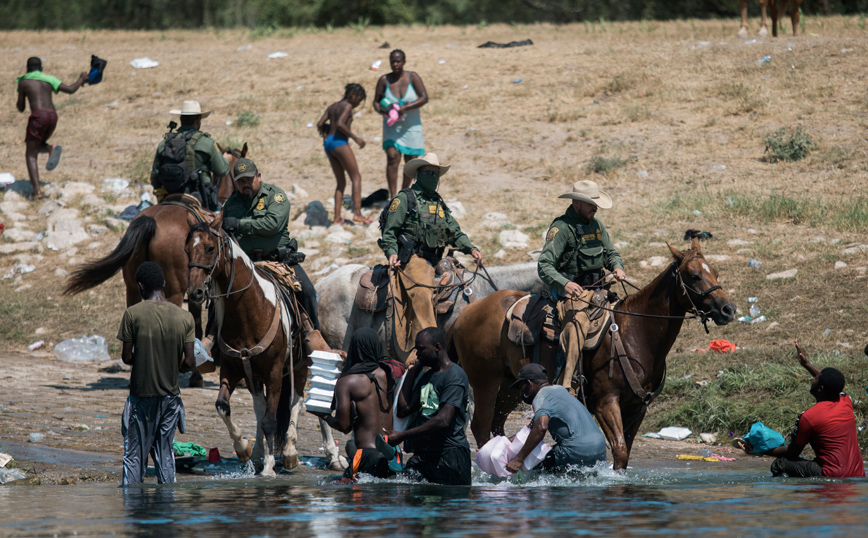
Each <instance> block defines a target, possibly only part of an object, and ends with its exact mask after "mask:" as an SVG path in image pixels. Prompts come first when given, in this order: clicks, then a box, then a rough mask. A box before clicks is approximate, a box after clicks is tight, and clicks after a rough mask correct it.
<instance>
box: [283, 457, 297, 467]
mask: <svg viewBox="0 0 868 538" xmlns="http://www.w3.org/2000/svg"><path fill="white" fill-rule="evenodd" d="M296 467H298V454H296V455H294V456H284V457H283V468H284V469H295V468H296Z"/></svg>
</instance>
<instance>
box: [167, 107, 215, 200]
mask: <svg viewBox="0 0 868 538" xmlns="http://www.w3.org/2000/svg"><path fill="white" fill-rule="evenodd" d="M169 113H170V114H177V115H179V116H180V117H181V127H179V128H178V130H177V131H174V132H173V131H171V130H170V131H169V132H168V133H166V135H165V136H164V137H163V140H162V141H161V142H160V145H159V146H158V147H157V154H156V156H155V157H154V164H153V166H152V167H151V185H153V186H154V194H155V195H156V196H157V199H158V200H160V201H162V200H163V198H164V197H165V196H166V195H167V194H176V193H179V192H183V193H187V194H190V195H192V196H193V197H195V198H196V199H198V200H199V202H200V203H201V204H202V207H204V208H205V209H208V210H211V211H219V210H220V204H219V201H218V200H217V186H218V185H219V184H220V181H221V180H222V179H223V177H224V176H225V175H226V174H228V173H229V162H228V161H227V160H226V158H225V157H224V156H223V154H222V153H221V151H220V148H219V147H218V146H217V142H215V141H214V139H213V138H211V135H209V134H208V133H203V132H202V131H200V129H201V128H202V120H203V119H204V118H207V117H208V116H210V115H211V112H210V111H202V107H201V106H200V105H199V102H198V101H184V103H183V104H182V105H181V108H180V109H179V110H170V111H169ZM169 126H170V127H172V128H174V122H173V123H171V124H169ZM170 140H173V141H185V142H186V144H185V147H186V151H185V159H184V162H183V163H180V164H179V163H175V162H169V161H167V160H166V158H165V157H166V155H165V153H164V149H165V147H166V142H168V141H170ZM170 147H171V146H170ZM212 175H213V177H212Z"/></svg>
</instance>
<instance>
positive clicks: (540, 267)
mask: <svg viewBox="0 0 868 538" xmlns="http://www.w3.org/2000/svg"><path fill="white" fill-rule="evenodd" d="M558 198H568V199H570V200H572V203H571V204H570V206H569V207H568V208H567V210H566V212H565V213H564V214H563V215H561V216H560V217H558V218H556V219H555V220H554V221H553V222H552V224H551V226H550V227H549V230H548V232H547V233H546V243H545V246H544V247H543V250H542V254H540V257H539V260H538V261H537V271H538V272H539V276H540V279H542V281H543V282H545V283H546V284H548V285H549V286H551V288H552V292H553V296H554V297H555V298H556V299H558V312H559V314H560V319H561V324H562V326H563V328H564V330H563V331H562V332H561V345H562V346H563V347H564V351H565V352H566V354H567V371H566V373H565V375H564V376H563V381H562V382H561V384H562V385H563V386H564V387H566V388H568V389H569V388H571V384H572V371H571V370H572V369H573V368H574V367H575V365H576V363H577V361H578V360H579V358H580V357H581V349H582V344H583V343H584V335H585V334H587V327H584V325H583V323H582V322H585V321H587V319H588V318H587V316H586V315H582V316H578V314H580V313H582V312H583V311H584V310H585V308H586V307H587V305H588V303H587V302H586V301H590V300H591V297H592V296H593V290H590V289H588V290H586V289H585V288H589V287H598V286H595V284H597V283H598V282H599V281H601V280H602V278H603V276H604V275H603V270H604V269H608V270H609V271H612V274H613V275H614V277H615V278H616V279H617V280H624V279H626V278H627V275H625V274H624V264H623V262H622V261H621V255H620V254H618V251H617V250H615V246H614V245H613V244H612V239H611V238H610V237H609V232H607V231H606V227H605V226H603V223H602V222H600V221H599V220H598V219H596V218H595V217H594V216H595V215H596V213H597V208H602V209H609V208H610V207H612V199H611V198H610V197H609V195H608V194H606V193H605V192H602V191H600V188H599V186H598V185H597V184H596V183H594V182H593V181H588V180H585V181H577V182H575V183H574V184H573V189H572V191H571V192H568V193H566V194H562V195H560V196H558ZM583 299H584V301H583ZM574 318H575V319H576V320H577V321H579V323H580V324H582V325H583V327H584V330H582V331H570V334H568V331H567V322H568V321H570V320H571V319H574ZM571 327H573V326H572V325H571ZM573 329H575V327H573ZM575 332H577V333H578V334H572V333H575ZM572 338H577V341H576V342H575V347H573V346H572V345H570V346H568V345H566V342H567V341H569V342H570V344H572ZM571 348H572V349H573V353H572V356H571V354H570V351H571ZM576 350H577V351H578V356H576V353H575V351H576Z"/></svg>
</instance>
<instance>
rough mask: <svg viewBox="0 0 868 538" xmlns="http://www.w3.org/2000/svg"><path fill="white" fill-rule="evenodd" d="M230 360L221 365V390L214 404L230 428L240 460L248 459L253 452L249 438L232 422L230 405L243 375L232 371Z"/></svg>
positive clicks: (233, 443) (230, 434) (228, 428)
mask: <svg viewBox="0 0 868 538" xmlns="http://www.w3.org/2000/svg"><path fill="white" fill-rule="evenodd" d="M228 362H229V361H224V362H223V365H222V366H220V392H219V393H218V394H217V402H216V403H215V404H214V405H215V406H216V407H217V414H218V415H220V418H222V419H223V423H224V424H226V429H227V430H229V437H230V438H231V439H232V446H233V448H235V454H237V455H238V459H239V460H241V461H247V460H249V459H250V456H251V454H252V453H253V452H252V450H251V446H250V443H248V442H247V439H244V438H243V437H241V430H240V429H239V428H238V426H236V425H235V423H234V422H232V418H231V414H232V410H231V408H230V407H229V398H230V397H231V396H232V392H233V391H235V386H236V385H237V384H238V381H239V380H240V379H241V376H240V375H238V374H237V373H236V372H233V371H232V367H231V366H229V365H228V364H227V363H228Z"/></svg>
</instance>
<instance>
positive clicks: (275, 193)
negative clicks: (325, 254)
mask: <svg viewBox="0 0 868 538" xmlns="http://www.w3.org/2000/svg"><path fill="white" fill-rule="evenodd" d="M233 176H234V178H235V192H233V193H232V195H231V196H230V197H229V198H228V199H227V200H226V203H225V204H224V205H223V224H222V227H223V230H224V231H226V232H230V233H232V234H233V235H234V237H235V239H236V240H237V241H238V244H239V245H240V246H241V249H242V250H243V251H244V252H245V254H247V255H248V256H250V258H251V259H252V260H253V261H264V260H273V261H281V262H284V261H286V260H287V257H288V256H291V255H292V254H293V253H294V252H295V250H296V247H295V242H294V241H292V239H291V238H290V236H289V229H288V226H289V209H290V203H289V200H287V199H286V193H285V192H284V191H283V189H281V188H280V187H277V186H275V185H271V184H269V183H265V182H264V181H262V173H261V172H260V171H259V170H258V169H257V167H256V164H255V163H254V162H253V161H251V160H250V159H244V158H242V159H238V161H237V162H236V163H235V168H234V170H233ZM293 269H294V270H295V276H296V277H298V280H299V281H300V282H301V293H300V295H299V297H298V301H299V304H301V306H302V308H304V311H305V312H306V313H307V315H308V317H309V318H310V322H311V325H312V326H313V328H314V329H315V330H319V315H318V314H317V308H316V290H315V289H314V287H313V284H311V282H310V278H308V276H307V273H305V272H304V269H302V267H301V265H300V264H295V265H293Z"/></svg>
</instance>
